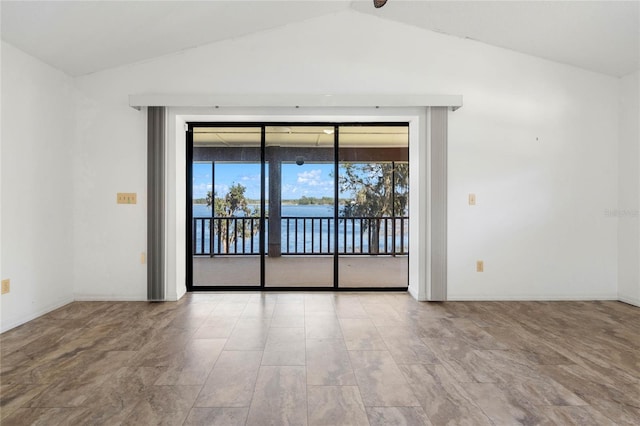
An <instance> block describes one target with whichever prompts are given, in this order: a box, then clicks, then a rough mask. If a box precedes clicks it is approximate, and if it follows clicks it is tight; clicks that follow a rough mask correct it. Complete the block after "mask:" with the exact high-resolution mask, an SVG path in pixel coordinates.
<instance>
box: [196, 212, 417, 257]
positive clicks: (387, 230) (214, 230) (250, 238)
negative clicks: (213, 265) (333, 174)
mask: <svg viewBox="0 0 640 426" xmlns="http://www.w3.org/2000/svg"><path fill="white" fill-rule="evenodd" d="M281 221H282V222H281V251H282V254H283V255H327V254H333V253H334V250H335V248H336V241H335V235H336V228H335V219H334V218H333V217H327V216H324V217H297V216H283V217H282V218H281ZM268 222H269V221H268V220H265V223H267V224H268ZM259 230H260V218H259V217H213V218H212V217H195V218H193V235H192V250H193V254H194V255H210V256H216V255H225V256H226V255H257V254H260V242H259V240H260V238H259V236H258V233H259ZM408 231H409V218H408V217H406V216H402V217H340V218H338V229H337V232H338V241H337V245H338V254H348V255H393V256H396V255H407V254H408V253H409V250H408V243H409V238H408ZM268 232H269V230H268V228H267V229H265V241H268V238H267V235H268Z"/></svg>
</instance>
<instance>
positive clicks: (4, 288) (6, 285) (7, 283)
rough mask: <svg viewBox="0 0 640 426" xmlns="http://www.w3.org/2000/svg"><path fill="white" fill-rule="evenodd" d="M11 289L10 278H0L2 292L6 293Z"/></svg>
mask: <svg viewBox="0 0 640 426" xmlns="http://www.w3.org/2000/svg"><path fill="white" fill-rule="evenodd" d="M10 291H11V280H2V294H7V293H9V292H10Z"/></svg>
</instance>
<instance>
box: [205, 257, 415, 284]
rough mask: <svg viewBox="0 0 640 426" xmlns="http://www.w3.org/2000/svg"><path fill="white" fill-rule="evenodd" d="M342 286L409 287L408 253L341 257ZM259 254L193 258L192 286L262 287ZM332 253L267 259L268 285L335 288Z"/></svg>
mask: <svg viewBox="0 0 640 426" xmlns="http://www.w3.org/2000/svg"><path fill="white" fill-rule="evenodd" d="M338 271H339V272H338V283H339V286H340V287H343V288H389V287H407V285H408V282H409V258H408V256H397V257H391V256H340V258H339V261H338ZM259 284H260V257H259V256H217V257H214V258H211V257H194V259H193V285H194V287H197V286H252V285H255V286H259ZM332 286H333V256H282V257H276V258H270V257H268V256H267V257H266V258H265V287H332Z"/></svg>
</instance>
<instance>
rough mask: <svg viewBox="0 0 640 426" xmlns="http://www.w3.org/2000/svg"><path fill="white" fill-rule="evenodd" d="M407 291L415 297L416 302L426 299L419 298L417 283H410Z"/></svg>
mask: <svg viewBox="0 0 640 426" xmlns="http://www.w3.org/2000/svg"><path fill="white" fill-rule="evenodd" d="M407 290H408V291H409V294H410V295H411V296H412V297H413V298H414V299H416V300H417V301H418V302H424V301H426V299H422V300H421V299H420V295H419V294H418V286H417V285H414V286H412V285H410V286H409V288H408V289H407Z"/></svg>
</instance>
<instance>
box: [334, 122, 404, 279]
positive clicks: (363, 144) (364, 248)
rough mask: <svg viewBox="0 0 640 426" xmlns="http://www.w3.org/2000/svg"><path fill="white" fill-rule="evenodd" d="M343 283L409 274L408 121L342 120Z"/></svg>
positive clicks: (340, 264) (340, 263) (340, 240)
mask: <svg viewBox="0 0 640 426" xmlns="http://www.w3.org/2000/svg"><path fill="white" fill-rule="evenodd" d="M339 132H340V138H339V146H340V150H339V157H340V158H339V167H338V186H339V189H340V193H339V199H340V203H341V209H340V220H339V224H338V226H339V238H338V253H339V259H338V271H339V278H340V279H339V283H340V287H348V288H359V287H375V288H379V287H406V286H407V285H408V280H409V258H408V253H409V204H408V203H409V134H408V127H407V126H340V127H339Z"/></svg>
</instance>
